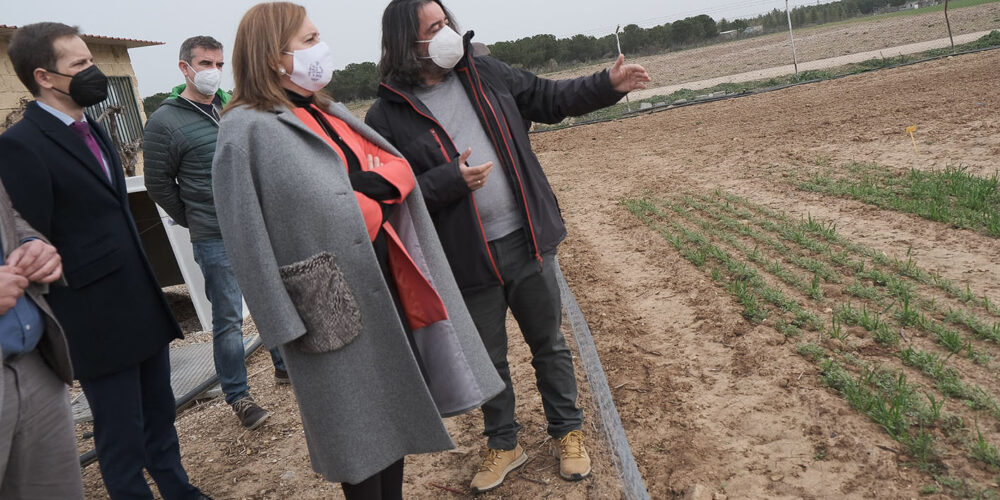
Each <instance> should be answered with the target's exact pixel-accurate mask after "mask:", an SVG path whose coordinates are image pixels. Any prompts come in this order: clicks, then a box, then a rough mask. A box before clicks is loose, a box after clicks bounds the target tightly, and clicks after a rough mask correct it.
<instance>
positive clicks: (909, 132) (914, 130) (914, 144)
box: [906, 125, 920, 155]
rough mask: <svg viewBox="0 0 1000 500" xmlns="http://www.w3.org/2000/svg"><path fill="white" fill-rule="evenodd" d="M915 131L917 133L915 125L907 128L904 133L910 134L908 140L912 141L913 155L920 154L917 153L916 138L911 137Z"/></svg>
mask: <svg viewBox="0 0 1000 500" xmlns="http://www.w3.org/2000/svg"><path fill="white" fill-rule="evenodd" d="M916 131H917V126H916V125H910V126H909V127H906V132H907V133H908V134H910V139H911V140H912V141H913V154H917V155H918V154H920V153H919V152H918V151H917V138H916V136H914V135H913V133H914V132H916Z"/></svg>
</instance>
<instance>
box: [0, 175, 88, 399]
mask: <svg viewBox="0 0 1000 500" xmlns="http://www.w3.org/2000/svg"><path fill="white" fill-rule="evenodd" d="M27 238H38V239H40V240H45V237H43V236H42V235H41V234H40V233H39V232H38V231H35V230H34V229H32V227H31V226H29V225H28V223H27V222H24V219H22V218H21V216H20V215H18V213H17V211H16V210H14V206H13V205H11V203H10V198H9V197H8V196H7V190H6V189H4V185H3V182H0V247H2V248H3V254H4V255H3V256H4V262H7V256H9V255H10V253H11V252H13V251H14V249H15V248H17V247H18V246H20V244H21V241H23V240H25V239H27ZM48 290H49V286H48V285H43V284H41V283H32V284H31V286H29V287H28V290H27V295H28V296H29V297H31V300H33V301H34V302H35V305H37V306H38V309H39V310H40V311H41V312H42V317H43V318H44V319H45V333H43V334H42V340H41V341H40V342H39V343H38V350H39V351H40V352H41V353H42V357H43V358H45V361H46V362H47V363H48V364H49V367H51V368H52V371H54V372H56V375H58V376H59V378H60V379H62V381H63V382H66V383H67V384H72V383H73V367H72V366H71V365H70V362H69V350H68V348H67V347H66V337H65V336H64V335H63V331H62V327H61V326H59V322H58V321H56V317H55V315H54V314H52V309H50V308H49V305H48V304H47V303H46V302H45V299H44V298H43V297H42V295H43V294H45V293H47V292H48ZM2 390H3V370H0V391H2Z"/></svg>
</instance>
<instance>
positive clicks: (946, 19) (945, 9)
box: [944, 0, 955, 54]
mask: <svg viewBox="0 0 1000 500" xmlns="http://www.w3.org/2000/svg"><path fill="white" fill-rule="evenodd" d="M944 22H945V24H947V25H948V38H950V39H951V53H952V54H954V53H955V37H953V36H951V21H949V20H948V0H944Z"/></svg>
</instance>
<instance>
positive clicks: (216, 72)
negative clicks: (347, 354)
mask: <svg viewBox="0 0 1000 500" xmlns="http://www.w3.org/2000/svg"><path fill="white" fill-rule="evenodd" d="M222 66H223V54H222V44H221V43H219V42H218V41H216V40H215V39H214V38H212V37H210V36H196V37H191V38H188V39H187V40H185V41H184V43H183V44H181V50H180V61H179V62H178V68H179V69H180V70H181V73H183V74H184V79H185V83H184V84H181V85H178V86H177V87H175V88H174V90H173V93H172V94H171V96H170V97H168V98H167V99H166V100H165V101H164V102H163V104H162V105H160V107H159V108H158V109H157V110H156V112H154V113H153V114H152V115H151V116H150V117H149V120H148V121H147V122H146V129H145V134H144V140H143V156H144V162H145V182H146V191H147V192H148V193H149V197H150V198H152V199H153V201H155V202H156V203H157V204H158V205H160V207H162V208H163V210H164V211H166V212H167V214H168V215H170V217H171V218H172V219H173V220H174V222H176V223H178V224H180V225H181V226H184V227H186V228H188V230H190V232H191V245H192V247H193V248H194V259H195V261H196V262H198V265H199V266H200V267H201V272H202V274H203V275H204V276H205V293H206V295H208V300H209V301H210V302H211V303H212V342H213V351H214V357H215V371H216V373H218V374H219V382H220V384H221V385H222V392H223V393H225V395H226V402H227V403H229V404H230V405H231V406H232V407H233V411H234V412H235V413H236V416H237V417H239V419H240V422H241V423H242V424H243V426H244V427H247V428H248V429H256V428H257V427H259V426H260V425H261V424H263V423H264V421H265V420H267V417H268V416H269V414H268V412H267V411H265V410H264V409H263V408H261V407H260V406H258V405H257V404H256V403H254V400H253V398H252V397H251V396H250V386H249V385H248V384H247V368H246V362H245V358H244V350H243V299H242V292H241V291H240V287H239V285H238V284H237V282H236V276H235V275H234V274H233V270H232V268H231V267H230V265H229V258H228V257H227V255H226V249H225V247H224V246H223V243H222V233H221V232H220V231H219V223H218V220H217V219H216V215H215V202H214V199H213V197H212V158H213V157H214V156H215V142H216V138H217V136H218V134H219V112H220V111H221V110H222V107H223V106H225V105H226V103H227V102H228V101H229V94H227V93H226V92H225V91H223V90H220V89H219V85H220V83H221V81H222ZM271 359H272V361H273V362H274V377H275V381H276V382H277V383H288V372H286V371H285V365H284V362H283V361H282V359H281V354H280V353H279V352H278V350H277V349H273V350H271Z"/></svg>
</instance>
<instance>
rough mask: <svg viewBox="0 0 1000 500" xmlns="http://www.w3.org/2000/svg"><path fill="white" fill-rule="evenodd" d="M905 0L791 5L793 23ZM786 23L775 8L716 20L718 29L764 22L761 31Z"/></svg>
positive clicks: (848, 15) (828, 19) (842, 16)
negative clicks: (747, 15) (760, 12)
mask: <svg viewBox="0 0 1000 500" xmlns="http://www.w3.org/2000/svg"><path fill="white" fill-rule="evenodd" d="M906 2H907V0H840V1H839V2H831V3H825V4H822V5H805V6H801V7H795V8H794V9H792V12H791V16H792V26H808V25H814V24H824V23H835V22H837V21H843V20H846V19H852V18H855V17H860V16H870V15H872V14H875V13H878V12H879V11H881V10H883V9H889V8H898V7H901V6H902V5H903V4H905V3H906ZM787 23H788V19H787V18H786V15H785V11H784V10H781V9H774V10H772V11H771V12H768V13H767V14H761V15H759V16H757V17H752V18H749V19H737V20H735V21H731V22H730V21H726V20H725V19H721V20H719V31H728V30H732V29H744V28H746V27H748V26H763V27H764V31H775V30H781V29H785V28H786V26H787Z"/></svg>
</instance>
